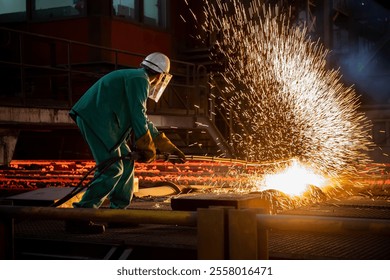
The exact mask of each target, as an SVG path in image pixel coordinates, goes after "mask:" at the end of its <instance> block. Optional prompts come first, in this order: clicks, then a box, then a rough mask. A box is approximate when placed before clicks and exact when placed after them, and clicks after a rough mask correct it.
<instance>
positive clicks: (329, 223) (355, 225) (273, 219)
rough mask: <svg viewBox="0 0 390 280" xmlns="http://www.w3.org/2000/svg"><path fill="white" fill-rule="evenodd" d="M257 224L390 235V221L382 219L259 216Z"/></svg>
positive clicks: (272, 227) (288, 228)
mask: <svg viewBox="0 0 390 280" xmlns="http://www.w3.org/2000/svg"><path fill="white" fill-rule="evenodd" d="M257 222H258V223H259V227H260V228H263V229H275V230H286V231H310V232H328V233H342V232H357V231H358V232H366V233H374V234H384V235H390V221H389V220H382V219H364V218H340V217H319V216H296V215H263V214H259V215H257Z"/></svg>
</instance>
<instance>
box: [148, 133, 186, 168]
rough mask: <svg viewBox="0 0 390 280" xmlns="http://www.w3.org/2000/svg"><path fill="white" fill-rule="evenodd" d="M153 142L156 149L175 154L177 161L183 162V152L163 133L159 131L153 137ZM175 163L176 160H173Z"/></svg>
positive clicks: (184, 157) (184, 159)
mask: <svg viewBox="0 0 390 280" xmlns="http://www.w3.org/2000/svg"><path fill="white" fill-rule="evenodd" d="M154 144H155V145H156V149H157V150H159V151H160V152H161V153H167V154H171V155H176V156H177V157H178V160H177V163H184V162H185V161H186V156H185V154H184V153H183V152H182V151H180V150H179V149H178V148H177V147H176V146H175V145H174V144H173V143H172V142H171V140H169V139H168V137H166V136H165V134H164V133H160V134H159V135H157V137H156V138H154ZM174 163H176V162H174Z"/></svg>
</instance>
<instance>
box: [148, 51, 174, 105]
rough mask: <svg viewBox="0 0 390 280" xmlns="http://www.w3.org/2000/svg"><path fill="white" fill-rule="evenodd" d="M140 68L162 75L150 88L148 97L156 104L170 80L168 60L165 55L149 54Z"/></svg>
mask: <svg viewBox="0 0 390 280" xmlns="http://www.w3.org/2000/svg"><path fill="white" fill-rule="evenodd" d="M141 66H142V67H146V68H149V69H151V70H153V71H156V72H157V73H160V74H162V75H160V77H159V80H158V81H157V82H156V83H155V84H154V85H153V86H152V87H151V88H150V90H149V95H148V97H149V98H150V99H152V100H154V101H155V102H158V100H159V99H160V97H161V95H162V94H163V92H164V90H165V88H166V87H167V85H168V83H169V81H170V80H171V78H172V75H171V74H169V68H170V61H169V58H168V57H167V56H166V55H165V54H162V53H159V52H155V53H151V54H149V55H148V56H147V57H145V59H144V61H142V62H141Z"/></svg>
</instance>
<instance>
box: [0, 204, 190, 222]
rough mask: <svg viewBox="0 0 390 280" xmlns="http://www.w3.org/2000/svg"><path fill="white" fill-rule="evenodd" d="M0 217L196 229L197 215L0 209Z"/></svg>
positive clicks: (17, 207)
mask: <svg viewBox="0 0 390 280" xmlns="http://www.w3.org/2000/svg"><path fill="white" fill-rule="evenodd" d="M0 216H2V217H7V218H15V219H26V218H28V219H44V220H45V219H58V220H93V221H99V222H119V223H126V222H129V223H138V224H168V225H180V226H193V227H194V226H196V224H197V213H196V212H190V211H166V210H143V209H128V210H124V209H101V208H100V209H92V208H52V207H23V206H0Z"/></svg>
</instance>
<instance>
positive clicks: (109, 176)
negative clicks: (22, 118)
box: [67, 53, 185, 233]
mask: <svg viewBox="0 0 390 280" xmlns="http://www.w3.org/2000/svg"><path fill="white" fill-rule="evenodd" d="M169 69H170V60H169V58H168V57H167V56H165V55H164V54H162V53H152V54H150V55H148V56H147V57H145V59H144V60H143V61H142V63H141V67H140V68H138V69H122V70H115V71H113V72H111V73H109V74H107V75H105V76H103V77H102V78H101V79H100V80H98V81H97V82H96V83H95V84H94V85H93V86H92V87H91V88H90V89H88V90H87V91H86V93H85V94H84V95H83V96H82V97H81V98H80V100H79V101H78V102H77V103H76V104H75V105H74V106H73V108H72V109H71V111H70V113H69V114H70V116H71V117H72V119H73V120H74V121H75V122H76V124H77V126H78V127H79V129H80V131H81V133H82V135H83V137H84V139H85V141H86V142H87V143H88V145H89V148H90V150H91V152H92V155H93V157H94V159H95V161H96V164H97V165H98V166H99V165H102V166H101V167H100V166H99V168H98V169H97V170H96V172H95V174H94V179H93V181H92V183H91V184H90V186H89V187H88V189H87V190H86V192H85V193H84V195H83V197H82V198H81V200H80V201H79V202H76V203H73V207H75V208H99V207H100V206H101V205H102V203H103V201H104V200H105V199H106V198H108V199H109V201H110V208H112V209H126V208H127V207H128V206H129V204H130V201H131V199H132V196H133V185H134V160H129V159H119V160H116V161H114V162H113V163H112V162H111V163H112V164H111V165H108V167H106V168H105V166H107V164H104V162H107V161H108V162H110V159H115V158H120V157H123V156H124V155H128V154H129V153H130V152H131V150H130V147H129V146H128V140H129V135H130V133H131V132H132V133H133V135H134V139H135V146H136V151H137V153H138V154H139V156H140V158H139V159H138V161H140V162H146V163H149V162H152V161H153V160H155V158H156V148H157V149H158V150H159V151H160V152H162V153H169V154H175V155H177V156H178V157H179V159H181V160H182V161H185V155H184V154H183V153H182V152H181V151H180V150H179V149H178V148H177V147H176V146H175V145H174V144H173V143H172V142H171V141H170V140H169V139H168V138H167V137H166V136H165V134H164V133H160V132H159V131H158V130H157V128H156V127H155V126H154V125H153V123H151V122H150V121H149V120H148V118H147V116H146V101H147V98H148V97H149V98H151V99H153V100H155V101H156V102H157V101H158V99H159V98H160V96H161V94H162V93H163V91H164V89H165V88H166V86H167V84H168V83H169V81H170V79H171V77H172V76H171V75H170V74H169ZM103 168H104V170H103ZM67 230H68V231H80V232H88V233H101V232H104V230H105V227H104V225H101V224H95V223H93V222H91V221H88V222H68V223H67Z"/></svg>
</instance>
